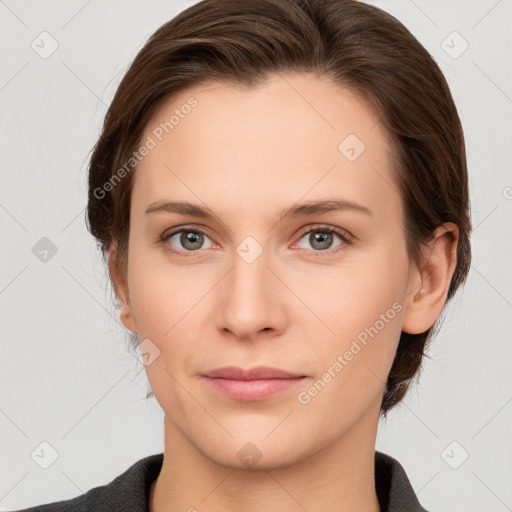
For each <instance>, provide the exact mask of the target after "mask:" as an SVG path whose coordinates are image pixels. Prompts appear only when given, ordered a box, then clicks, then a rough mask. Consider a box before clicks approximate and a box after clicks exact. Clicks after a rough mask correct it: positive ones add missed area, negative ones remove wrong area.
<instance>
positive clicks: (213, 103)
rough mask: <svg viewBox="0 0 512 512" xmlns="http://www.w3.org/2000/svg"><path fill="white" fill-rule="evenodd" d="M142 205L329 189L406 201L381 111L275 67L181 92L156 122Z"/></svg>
mask: <svg viewBox="0 0 512 512" xmlns="http://www.w3.org/2000/svg"><path fill="white" fill-rule="evenodd" d="M149 139H151V141H152V144H151V146H152V149H151V150H150V151H149V152H148V154H147V155H146V156H145V157H144V158H143V159H142V160H141V162H140V163H139V165H138V168H137V171H136V177H135V184H134V196H133V201H134V202H135V203H136V204H135V205H134V206H135V207H138V208H140V209H142V208H143V207H144V205H146V204H147V203H148V202H150V201H155V200H158V199H166V198H168V199H173V198H176V197H179V198H180V199H187V200H194V201H195V202H197V201H198V199H200V200H201V201H202V202H204V203H206V204H212V205H216V206H219V207H222V208H223V209H224V210H226V211H227V210H228V208H229V205H233V207H234V208H238V209H239V211H242V210H246V211H247V212H249V211H250V210H251V209H252V211H255V210H254V208H257V210H259V211H262V212H263V209H264V208H265V207H266V206H267V205H268V206H269V207H270V206H271V205H276V206H279V205H288V204H289V203H293V202H296V201H298V200H299V199H301V198H304V199H309V198H311V199H312V198H318V197H322V196H325V195H326V194H329V195H333V194H334V193H335V192H336V193H337V195H340V196H342V197H345V198H347V199H350V200H354V201H359V202H361V203H363V204H365V203H366V204H368V203H371V204H373V205H374V206H377V207H378V208H380V209H381V210H383V211H384V210H385V208H386V205H389V206H390V207H394V208H396V207H397V204H396V203H398V202H400V197H399V194H398V189H397V186H396V184H395V177H394V171H393V169H392V161H393V158H392V153H391V151H392V148H391V145H390V143H389V141H388V138H387V136H386V133H385V132H384V129H383V128H382V126H381V124H380V123H379V120H378V117H377V116H376V115H375V114H374V113H373V112H372V110H371V109H370V108H369V107H368V106H367V104H366V103H365V102H364V101H363V100H362V99H361V98H360V97H359V96H358V95H356V94H354V93H353V92H351V91H349V90H347V89H346V88H342V87H340V86H339V85H336V84H333V83H332V82H330V81H328V80H327V79H319V78H315V77H312V76H308V75H290V74H287V75H275V76H272V77H271V78H270V79H269V80H267V81H266V82H265V83H264V84H262V85H258V86H257V87H256V88H251V89H250V88H247V87H238V86H234V85H232V84H227V83H223V82H210V83H208V84H203V85H198V86H194V87H190V88H187V89H184V90H181V91H180V92H179V93H177V94H175V95H173V96H172V97H171V98H169V99H168V100H167V101H165V102H164V103H163V104H162V105H161V106H160V108H159V109H158V110H157V112H156V113H155V114H154V115H153V117H152V119H151V120H150V121H149V122H148V124H147V126H146V128H145V131H144V135H143V141H148V140H149Z"/></svg>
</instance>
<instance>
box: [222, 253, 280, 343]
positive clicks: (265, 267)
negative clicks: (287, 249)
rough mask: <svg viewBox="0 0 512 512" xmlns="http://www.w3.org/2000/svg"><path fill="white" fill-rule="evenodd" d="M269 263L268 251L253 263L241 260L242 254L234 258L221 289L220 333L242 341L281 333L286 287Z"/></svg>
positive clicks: (270, 262)
mask: <svg viewBox="0 0 512 512" xmlns="http://www.w3.org/2000/svg"><path fill="white" fill-rule="evenodd" d="M240 254H242V256H240ZM271 260H272V258H271V255H270V253H269V252H268V251H263V252H261V254H259V255H258V256H257V257H256V258H255V259H253V260H252V258H244V254H243V252H242V253H238V252H237V254H236V255H235V256H234V258H233V266H232V268H231V269H230V271H229V272H228V274H227V275H226V276H225V278H224V279H223V282H222V283H221V287H220V296H219V302H218V304H219V306H218V308H219V310H218V314H217V321H218V328H219V330H221V331H224V332H225V333H231V335H232V336H233V337H234V338H235V339H238V340H244V341H250V340H255V339H257V338H258V337H259V336H261V335H262V333H264V335H265V336H266V337H268V336H269V333H270V332H274V334H277V333H281V332H282V331H283V330H284V326H285V323H286V308H285V300H286V287H285V286H284V285H283V283H282V281H281V280H280V279H279V278H278V277H277V276H276V273H275V270H273V269H272V268H271V266H275V265H273V264H272V261H271ZM287 293H288V294H289V293H290V292H287Z"/></svg>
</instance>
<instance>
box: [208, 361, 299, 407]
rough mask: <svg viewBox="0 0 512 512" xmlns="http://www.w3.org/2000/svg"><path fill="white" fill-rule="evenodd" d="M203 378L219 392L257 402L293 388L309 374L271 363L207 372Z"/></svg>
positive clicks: (238, 399) (238, 398) (229, 367)
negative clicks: (295, 371)
mask: <svg viewBox="0 0 512 512" xmlns="http://www.w3.org/2000/svg"><path fill="white" fill-rule="evenodd" d="M203 379H204V381H205V382H206V383H207V384H208V385H209V387H210V389H211V390H213V391H215V393H217V394H220V395H224V396H227V397H229V398H231V399H233V400H237V401H243V402H254V401H261V400H265V399H267V398H270V397H272V396H275V395H280V394H282V393H284V392H285V391H290V390H291V389H293V388H294V387H295V386H297V385H299V383H302V382H303V381H304V379H306V376H305V375H301V374H298V373H292V372H288V371H285V370H281V369H280V368H269V367H267V366H258V367H256V368H250V369H247V370H244V369H243V368H237V367H236V366H227V367H224V368H216V369H215V370H211V371H209V372H207V373H206V374H204V375H203Z"/></svg>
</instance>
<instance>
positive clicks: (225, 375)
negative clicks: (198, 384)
mask: <svg viewBox="0 0 512 512" xmlns="http://www.w3.org/2000/svg"><path fill="white" fill-rule="evenodd" d="M205 376H206V377H210V378H214V379H230V380H263V379H294V378H299V377H305V375H303V374H299V373H291V372H287V371H285V370H281V369H280V368H271V367H268V366H257V367H255V368H250V369H247V370H244V369H243V368H238V367H236V366H225V367H223V368H216V369H215V370H211V371H209V372H207V373H205Z"/></svg>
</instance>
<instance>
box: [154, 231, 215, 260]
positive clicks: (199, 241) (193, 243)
mask: <svg viewBox="0 0 512 512" xmlns="http://www.w3.org/2000/svg"><path fill="white" fill-rule="evenodd" d="M205 240H210V239H209V238H208V237H207V236H206V234H205V233H203V232H202V231H200V230H197V229H188V228H182V229H180V230H177V231H173V232H171V233H166V234H164V235H162V238H161V241H162V242H163V243H165V244H166V248H167V249H168V250H169V251H170V252H172V253H177V254H179V253H183V252H196V251H198V250H199V249H209V248H211V246H210V247H203V244H204V241H205ZM210 242H211V240H210ZM176 246H178V250H176V249H174V248H173V247H176ZM180 246H181V247H180Z"/></svg>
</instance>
